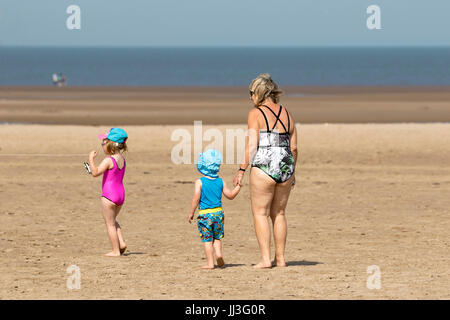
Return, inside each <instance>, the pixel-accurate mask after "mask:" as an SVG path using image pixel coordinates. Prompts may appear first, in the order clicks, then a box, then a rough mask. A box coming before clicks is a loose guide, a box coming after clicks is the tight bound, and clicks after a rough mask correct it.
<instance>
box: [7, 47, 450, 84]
mask: <svg viewBox="0 0 450 320" xmlns="http://www.w3.org/2000/svg"><path fill="white" fill-rule="evenodd" d="M54 73H62V74H64V75H65V76H66V79H67V82H66V83H67V85H68V86H243V85H245V86H246V85H248V84H249V83H250V82H251V80H252V79H254V78H255V77H256V76H258V75H259V74H261V73H269V74H271V76H272V78H273V79H274V80H275V81H276V82H277V83H278V84H280V85H281V86H283V85H284V86H286V85H292V86H295V85H300V86H393V85H398V86H444V85H450V47H305V48H300V47H296V48H282V47H280V48H274V47H271V48H263V47H261V48H254V47H252V48H239V47H230V48H217V47H216V48H148V47H147V48H142V47H140V48H111V47H101V48H94V47H73V48H71V47H0V85H1V86H52V85H53V83H52V74H54Z"/></svg>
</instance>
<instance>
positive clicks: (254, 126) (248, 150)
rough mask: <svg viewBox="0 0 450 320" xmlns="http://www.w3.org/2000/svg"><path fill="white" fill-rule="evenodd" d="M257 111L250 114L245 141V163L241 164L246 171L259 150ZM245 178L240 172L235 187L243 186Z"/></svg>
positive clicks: (235, 180)
mask: <svg viewBox="0 0 450 320" xmlns="http://www.w3.org/2000/svg"><path fill="white" fill-rule="evenodd" d="M257 112H258V110H257V109H252V110H251V111H250V112H249V113H248V119H247V125H248V135H247V137H246V139H245V152H244V161H243V162H242V163H241V164H240V166H239V167H240V168H241V169H244V170H246V169H247V168H248V166H249V164H250V161H251V159H253V156H254V155H255V152H256V149H257V148H258V139H259V124H258V118H257V115H258V114H257ZM243 177H244V171H242V170H238V172H237V173H236V175H235V177H234V179H233V185H235V186H236V185H237V184H240V185H242V178H243Z"/></svg>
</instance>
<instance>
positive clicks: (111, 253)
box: [105, 251, 120, 257]
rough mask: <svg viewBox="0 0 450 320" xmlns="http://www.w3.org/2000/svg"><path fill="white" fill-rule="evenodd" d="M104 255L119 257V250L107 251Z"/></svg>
mask: <svg viewBox="0 0 450 320" xmlns="http://www.w3.org/2000/svg"><path fill="white" fill-rule="evenodd" d="M105 256H106V257H120V252H114V251H111V252H109V253H105Z"/></svg>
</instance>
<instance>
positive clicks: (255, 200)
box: [250, 167, 276, 268]
mask: <svg viewBox="0 0 450 320" xmlns="http://www.w3.org/2000/svg"><path fill="white" fill-rule="evenodd" d="M275 185H276V183H275V181H274V180H273V179H272V178H271V177H269V176H268V175H267V174H266V173H264V172H263V171H262V170H261V169H259V168H256V167H254V168H252V169H251V172H250V198H251V204H252V212H253V224H254V226H255V232H256V238H257V239H258V244H259V250H260V251H261V261H260V262H259V263H258V264H257V265H255V266H254V267H255V268H270V267H271V266H272V262H271V260H270V225H269V221H268V217H269V214H270V207H271V204H272V198H273V193H274V189H275Z"/></svg>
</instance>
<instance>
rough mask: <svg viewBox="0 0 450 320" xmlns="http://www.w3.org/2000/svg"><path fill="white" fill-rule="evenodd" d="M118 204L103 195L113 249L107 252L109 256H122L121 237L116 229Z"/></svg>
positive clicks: (104, 215)
mask: <svg viewBox="0 0 450 320" xmlns="http://www.w3.org/2000/svg"><path fill="white" fill-rule="evenodd" d="M115 207H116V205H115V204H114V203H113V202H111V201H109V200H108V199H106V198H104V197H102V214H103V219H105V224H106V231H107V232H108V237H109V241H110V242H111V246H112V251H111V252H110V253H107V254H105V255H106V256H109V257H116V256H120V246H119V237H118V236H117V230H116V208H115Z"/></svg>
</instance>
